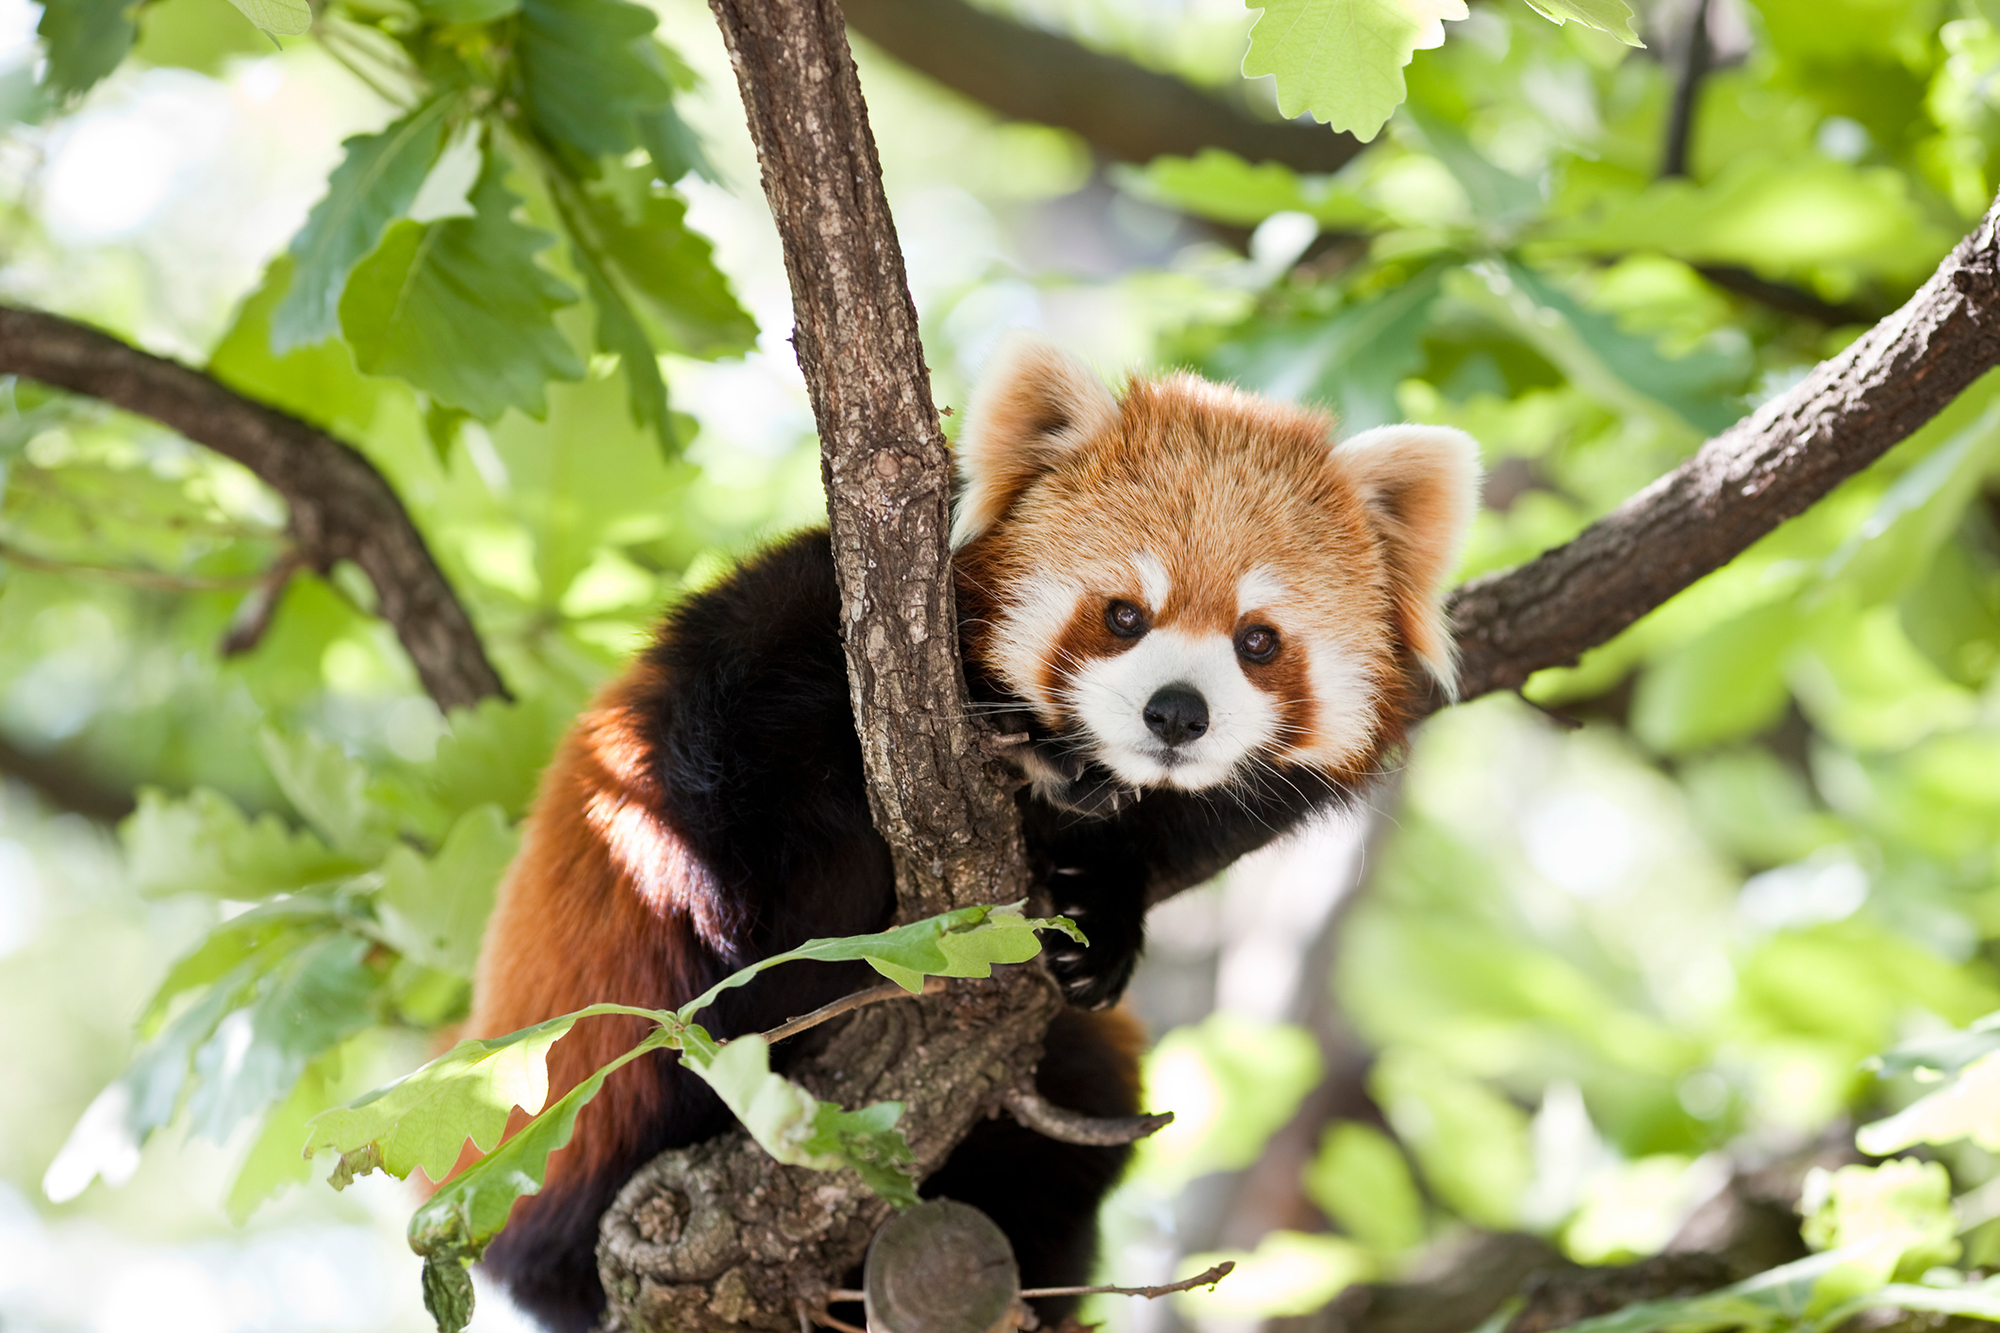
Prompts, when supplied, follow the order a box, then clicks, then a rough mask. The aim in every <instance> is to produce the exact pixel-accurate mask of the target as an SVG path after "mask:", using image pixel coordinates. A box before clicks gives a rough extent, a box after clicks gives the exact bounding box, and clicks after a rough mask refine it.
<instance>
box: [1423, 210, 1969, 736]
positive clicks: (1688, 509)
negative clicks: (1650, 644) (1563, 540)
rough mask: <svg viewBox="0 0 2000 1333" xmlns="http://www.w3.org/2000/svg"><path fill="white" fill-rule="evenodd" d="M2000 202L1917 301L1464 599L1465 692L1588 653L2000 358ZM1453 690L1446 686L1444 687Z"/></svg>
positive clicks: (1801, 507)
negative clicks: (1612, 506) (1571, 534)
mask: <svg viewBox="0 0 2000 1333" xmlns="http://www.w3.org/2000/svg"><path fill="white" fill-rule="evenodd" d="M1996 243H2000V204H1996V206H1995V208H1994V209H1992V210H1990V211H1988V213H1987V215H1986V217H1985V218H1984V219H1982V220H1981V222H1980V224H1979V226H1978V228H1977V229H1976V230H1974V231H1973V233H1972V234H1971V235H1970V236H1967V237H1966V238H1965V239H1964V240H1962V241H1960V242H1959V243H1958V245H1957V246H1956V247H1955V248H1954V249H1953V250H1952V252H1951V254H1950V255H1948V256H1947V257H1946V258H1945V261H1944V263H1943V264H1942V265H1941V266H1940V267H1939V268H1938V271H1937V272H1936V273H1935V274H1934V275H1932V277H1931V279H1930V281H1929V282H1926V283H1925V284H1924V285H1923V287H1922V288H1921V289H1920V290H1919V291H1918V292H1917V294H1916V295H1915V296H1912V297H1911V298H1910V299H1909V301H1908V302H1907V303H1905V304H1904V306H1903V308H1902V309H1901V310H1898V311H1897V312H1896V313H1895V314H1893V315H1891V316H1889V317H1888V318H1887V319H1885V320H1883V321H1882V322H1881V323H1879V324H1877V325H1876V326H1875V327H1874V328H1872V329H1870V330H1869V331H1868V332H1867V333H1865V334H1863V335H1862V336H1861V337H1860V338H1859V339H1858V340H1856V341H1855V342H1854V343H1853V344H1852V345H1850V346H1849V347H1848V348H1847V350H1846V351H1844V352H1842V353H1841V354H1840V355H1839V356H1836V357H1834V358H1833V359H1831V360H1829V361H1823V362H1821V363H1820V365H1819V366H1818V367H1817V368H1815V369H1814V370H1813V372H1812V373H1811V374H1810V375H1808V376H1806V378H1805V379H1803V380H1801V381H1800V382H1799V383H1798V384H1797V385H1795V386H1794V387H1793V388H1792V389H1791V390H1790V391H1789V392H1787V393H1784V394H1781V395H1780V396H1778V397H1776V398H1773V399H1772V400H1771V401H1770V402H1767V403H1765V404H1764V405H1763V406H1762V407H1760V408H1758V409H1757V411H1756V412H1754V413H1752V414H1751V415H1749V416H1747V417H1745V418H1743V420H1741V421H1739V422H1737V423H1736V424H1735V425H1734V426H1731V427H1730V428H1729V429H1728V430H1726V431H1724V432H1723V433H1722V434H1720V435H1718V436H1716V437H1715V438H1714V439H1712V440H1710V441H1709V442H1708V443H1707V444H1705V445H1703V446H1702V447H1701V449H1700V450H1699V451H1698V452H1697V453H1696V454H1695V455H1694V457H1692V458H1690V459H1689V460H1688V461H1687V462H1685V463H1683V464H1682V465H1681V466H1680V467H1678V468H1676V469H1675V470H1674V471H1672V472H1670V473H1668V474H1667V475H1666V476H1664V477H1662V478H1660V479H1659V480H1658V481H1656V482H1654V483H1653V484H1652V485H1651V486H1648V487H1647V488H1646V489H1645V490H1643V491H1640V492H1639V493H1638V494H1637V495H1635V496H1633V497H1632V498H1631V499H1630V500H1627V501H1626V502H1625V503H1624V504H1623V505H1621V506H1619V507H1618V508H1617V509H1616V510H1614V511H1613V512H1612V513H1610V514H1607V515H1606V516H1605V517H1603V518H1601V519H1599V520H1598V521H1597V522H1595V523H1593V524H1591V525H1590V526H1589V527H1588V528H1586V529H1584V531H1583V532H1582V533H1581V534H1579V535H1578V536H1577V537H1576V538H1575V539H1574V540H1572V541H1570V542H1568V543H1567V544H1565V545H1563V546H1559V547H1557V548H1556V549H1554V550H1552V551H1549V552H1546V553H1545V554H1543V555H1542V556H1540V557H1538V558H1537V559H1535V560H1533V561H1530V562H1529V563H1528V564H1526V565H1522V566H1520V567H1519V568H1516V569H1511V570H1508V571H1506V572H1504V573H1498V574H1491V575H1488V576H1486V577H1484V578H1480V579H1476V580H1474V581H1473V582H1471V583H1469V584H1467V585H1466V586H1465V587H1463V588H1461V589H1459V591H1458V592H1457V593H1456V594H1455V595H1454V596H1453V597H1452V599H1451V616H1452V621H1453V623H1454V624H1455V625H1456V627H1457V631H1458V645H1459V653H1460V664H1461V665H1460V685H1459V690H1460V697H1461V698H1466V699H1470V698H1474V697H1476V696H1478V695H1481V694H1485V693H1487V692H1488V691H1491V690H1505V689H1514V688H1516V687H1518V686H1519V685H1520V684H1521V683H1522V682H1524V681H1525V680H1527V679H1528V677H1529V676H1531V675H1533V674H1534V673H1535V672H1537V671H1540V670H1542V669H1543V668H1544V667H1552V666H1564V665H1568V664H1570V663H1573V662H1575V661H1576V660H1577V657H1578V656H1579V655H1580V654H1582V653H1583V652H1584V651H1585V650H1587V649H1590V648H1594V647H1596V646H1597V645H1599V644H1602V643H1605V642H1608V641H1609V640H1610V639H1611V638H1612V637H1613V636H1614V635H1616V634H1617V633H1618V632H1619V631H1620V630H1622V629H1624V628H1625V627H1626V626H1628V625H1630V624H1631V623H1632V622H1633V621H1635V620H1637V619H1639V617H1641V616H1643V615H1645V614H1646V613H1647V612H1649V611H1651V610H1653V609H1654V608H1655V607H1658V606H1659V605H1661V604H1662V603H1663V602H1665V601H1666V600H1667V599H1668V598H1669V597H1672V596H1673V595H1674V594H1675V593H1677V592H1680V591H1681V590H1682V589H1684V588H1686V587H1688V586H1689V585H1690V584H1692V583H1694V582H1695V580H1697V579H1699V578H1701V577H1702V576H1703V575H1706V574H1710V573H1712V572H1714V571H1715V570H1717V569H1720V568H1721V567H1722V566H1723V565H1725V564H1727V563H1728V562H1729V561H1730V560H1731V559H1733V558H1734V557H1736V556H1737V555H1739V554H1740V553H1742V552H1743V551H1744V550H1745V549H1747V548H1748V547H1749V546H1750V545H1751V543H1753V542H1755V541H1756V540H1757V539H1758V538H1760V537H1763V536H1764V535H1765V534H1767V533H1769V532H1770V531H1771V530H1772V529H1774V528H1776V527H1777V526H1778V525H1779V524H1780V523H1783V522H1784V521H1785V520H1786V519H1788V518H1791V517H1793V516H1795V515H1797V514H1800V513H1802V512H1804V511H1805V510H1806V509H1807V508H1808V507H1810V506H1811V505H1812V504H1813V503H1814V502H1815V501H1816V500H1818V499H1820V497H1822V496H1824V495H1825V494H1826V493H1827V492H1828V491H1831V490H1832V489H1833V488H1834V487H1835V486H1837V485H1839V484H1840V483H1841V482H1842V481H1844V480H1846V479H1847V478H1848V477H1851V476H1853V475H1854V474H1855V473H1857V472H1859V471H1860V470H1861V469H1862V468H1864V467H1866V466H1868V465H1869V464H1870V463H1872V462H1874V461H1875V460H1876V459H1878V458H1880V457H1881V456H1882V455H1883V454H1884V453H1886V452H1888V450H1889V449H1890V448H1891V447H1892V446H1894V445H1895V444H1897V443H1899V442H1901V441H1902V440H1903V439H1905V438H1907V437H1908V436H1909V435H1910V434H1911V433H1912V432H1913V431H1915V430H1916V429H1917V428H1918V427H1920V426H1922V425H1923V424H1924V423H1925V422H1927V421H1929V420H1930V419H1931V418H1932V417H1934V416H1936V415H1937V414H1938V413H1939V412H1940V411H1942V410H1943V409H1944V408H1945V406H1946V405H1947V404H1949V403H1950V402H1951V401H1952V400H1953V399H1955V398H1957V397H1958V395H1959V394H1960V393H1962V392H1964V391H1965V389H1966V388H1967V387H1968V386H1970V385H1971V384H1972V382H1973V381H1974V380H1976V379H1978V378H1979V377H1980V376H1981V375H1983V374H1985V373H1986V372H1987V371H1988V370H1991V369H1992V368H1993V367H1994V366H1996V365H2000V253H1996ZM1439 702H1441V701H1439Z"/></svg>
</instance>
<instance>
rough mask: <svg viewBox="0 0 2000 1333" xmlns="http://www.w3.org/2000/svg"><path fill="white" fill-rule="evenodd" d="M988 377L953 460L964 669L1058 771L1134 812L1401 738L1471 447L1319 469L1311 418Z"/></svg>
mask: <svg viewBox="0 0 2000 1333" xmlns="http://www.w3.org/2000/svg"><path fill="white" fill-rule="evenodd" d="M996 362H997V364H996V365H995V367H994V368H993V369H992V370H990V371H989V372H988V375H987V378H986V379H985V380H984V381H983V382H982V384H981V386H980V389H979V391H978V394H977V396H976V398H975V401H974V404H973V408H972V411H971V413H970V415H969V419H968V426H967V436H966V439H965V440H964V441H963V442H962V444H961V446H960V458H961V466H962V471H963V472H964V479H965V485H964V488H963V491H962V493H961V496H960V503H959V509H958V515H957V520H956V525H955V528H954V533H953V538H954V543H955V544H956V545H957V546H958V548H959V555H958V557H957V570H958V576H959V587H960V595H961V601H962V605H963V606H964V608H965V610H966V612H967V640H968V642H967V649H968V652H969V653H970V654H971V655H972V656H973V657H974V658H975V660H976V661H977V662H978V663H979V664H980V665H981V666H982V667H983V668H984V669H985V670H986V671H987V672H988V673H989V674H990V675H991V676H992V677H993V678H994V679H995V680H997V681H998V682H999V683H1001V684H1002V685H1004V686H1005V687H1006V688H1007V689H1008V690H1009V691H1010V692H1011V693H1013V694H1015V695H1016V696H1018V697H1019V698H1021V699H1022V700H1024V701H1026V702H1027V703H1028V704H1029V705H1030V706H1031V707H1032V708H1033V709H1034V711H1035V713H1036V715H1037V717H1038V718H1039V720H1040V721H1041V723H1042V725H1043V726H1044V727H1045V728H1046V729H1047V730H1048V731H1049V732H1050V733H1051V734H1052V735H1054V736H1057V737H1060V738H1062V739H1063V740H1065V741H1067V742H1068V743H1069V744H1070V746H1071V747H1072V752H1073V753H1074V754H1075V755H1076V756H1077V757H1078V758H1080V759H1084V760H1087V761H1094V762H1096V763H1098V764H1101V765H1103V766H1104V767H1105V768H1107V769H1109V770H1110V771H1111V772H1112V773H1113V774H1115V775H1116V777H1117V778H1118V779H1119V780H1121V781H1122V782H1123V783H1124V784H1126V785H1128V786H1131V787H1137V788H1147V787H1176V788H1180V789H1183V790H1191V791H1192V790H1202V789H1207V788H1214V787H1219V786H1222V785H1224V784H1227V783H1230V782H1232V781H1238V780H1244V779H1249V778H1251V777H1252V776H1253V775H1254V774H1255V773H1256V772H1257V771H1258V770H1259V769H1267V768H1274V767H1275V768H1282V767H1286V766H1297V765H1306V766H1311V767H1313V768H1316V769H1319V770H1321V771H1323V772H1325V773H1327V774H1329V775H1330V776H1334V777H1339V778H1346V777H1351V776H1358V775H1359V774H1360V773H1361V772H1363V771H1365V770H1366V769H1367V768H1368V767H1369V765H1370V764H1372V762H1373V761H1374V760H1375V759H1376V758H1377V757H1378V756H1379V754H1380V752H1381V750H1382V748H1383V747H1384V746H1385V745H1386V744H1389V743H1390V742H1392V741H1393V740H1394V739H1395V738H1396V735H1395V733H1398V732H1399V731H1400V727H1401V713H1402V710H1403V709H1404V708H1406V707H1407V700H1408V699H1409V698H1410V696H1411V692H1412V682H1411V681H1410V680H1409V674H1410V670H1411V667H1412V664H1413V663H1418V664H1421V667H1420V669H1427V670H1428V671H1429V672H1430V673H1431V674H1432V675H1434V676H1435V677H1437V678H1438V680H1439V681H1440V682H1441V683H1442V684H1444V685H1445V686H1446V688H1449V686H1450V680H1451V652H1450V639H1449V633H1448V630H1447V629H1446V627H1445V626H1444V624H1443V623H1442V620H1441V616H1440V613H1439V611H1438V590H1439V584H1440V582H1441V581H1442V579H1443V578H1444V577H1445V576H1446V575H1447V574H1449V572H1450V569H1451V566H1452V564H1453V563H1454V562H1455V559H1456V553H1457V547H1458V543H1459V540H1460V537H1461V534H1462V532H1463V529H1464V527H1465V524H1466V522H1467V520H1468V519H1469V517H1470V513H1471V506H1472V492H1473V488H1474V485H1475V484H1476V478H1477V461H1476V459H1477V455H1476V447H1475V446H1473V444H1472V442H1471V440H1470V439H1469V438H1467V437H1465V436H1464V435H1463V434H1462V433H1460V432H1457V431H1452V430H1448V429H1445V428H1441V427H1420V426H1398V427H1387V428H1384V429H1382V430H1379V431H1370V432H1366V433H1365V434H1363V435H1360V436H1357V437H1355V438H1354V439H1352V440H1349V441H1347V442H1345V443H1343V444H1340V445H1337V446H1336V445H1335V444H1333V442H1332V437H1331V423H1330V422H1329V421H1328V420H1327V419H1326V418H1325V417H1323V416H1321V415H1319V414H1317V413H1312V412H1307V411H1303V410H1300V409H1297V408H1293V407H1289V406H1285V405H1282V404H1277V403H1272V402H1268V401H1265V400H1261V399H1256V398H1252V397H1250V396H1248V395H1245V394H1241V393H1238V392H1236V391H1234V390H1231V389H1227V388H1224V387H1221V386H1218V385H1214V384H1209V383H1207V382H1205V381H1202V380H1199V379H1195V378H1193V377H1191V376H1184V375H1182V376H1172V377H1168V378H1165V379H1161V380H1154V381H1139V382H1135V383H1133V384H1132V385H1131V386H1130V387H1129V388H1128V389H1127V391H1126V394H1125V397H1124V399H1123V401H1122V402H1121V401H1119V400H1116V399H1114V398H1113V397H1112V396H1111V394H1110V392H1109V391H1108V390H1106V389H1105V387H1104V386H1103V384H1102V383H1101V382H1100V381H1099V380H1097V378H1096V377H1095V376H1094V375H1093V374H1091V372H1090V371H1089V370H1088V369H1087V368H1085V367H1083V366H1082V365H1080V364H1079V363H1077V362H1075V361H1074V360H1072V359H1071V358H1069V357H1067V356H1065V355H1063V354H1062V353H1059V352H1056V351H1054V350H1053V349H1051V348H1049V347H1047V346H1046V345H1043V344H1040V343H1037V342H1031V341H1028V340H1025V339H1022V340H1017V341H1014V342H1013V343H1011V344H1010V345H1008V346H1007V347H1005V348H1004V349H1003V351H1002V353H1001V354H1000V355H999V356H998V357H997V358H996ZM1038 763H1040V764H1043V765H1044V766H1045V763H1046V761H1043V760H1039V759H1034V758H1031V760H1030V766H1031V771H1030V777H1032V778H1035V779H1036V780H1037V781H1038V782H1047V783H1049V784H1055V783H1057V782H1059V781H1060V780H1061V777H1062V775H1060V774H1043V773H1040V772H1037V771H1034V766H1035V765H1036V764H1038Z"/></svg>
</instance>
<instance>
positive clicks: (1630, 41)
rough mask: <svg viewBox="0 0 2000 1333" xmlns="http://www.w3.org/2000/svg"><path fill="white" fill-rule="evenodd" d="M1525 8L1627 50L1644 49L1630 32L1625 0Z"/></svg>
mask: <svg viewBox="0 0 2000 1333" xmlns="http://www.w3.org/2000/svg"><path fill="white" fill-rule="evenodd" d="M1528 8H1530V9H1532V10H1534V11H1535V12H1536V13H1537V14H1540V15H1541V16H1542V17H1543V18H1545V19H1548V20H1549V21H1550V22H1552V23H1556V24H1558V25H1560V24H1563V23H1568V22H1571V21H1575V22H1577V23H1581V24H1582V25H1583V26H1584V27H1586V28H1595V29H1597V30H1598V31H1599V32H1608V33H1610V34H1611V35H1612V36H1613V37H1616V38H1617V39H1618V40H1619V41H1621V42H1623V43H1625V45H1627V46H1641V47H1642V46H1644V45H1645V43H1644V42H1642V41H1640V40H1639V34H1638V33H1636V32H1634V31H1633V30H1632V6H1630V5H1628V4H1626V3H1625V0H1528Z"/></svg>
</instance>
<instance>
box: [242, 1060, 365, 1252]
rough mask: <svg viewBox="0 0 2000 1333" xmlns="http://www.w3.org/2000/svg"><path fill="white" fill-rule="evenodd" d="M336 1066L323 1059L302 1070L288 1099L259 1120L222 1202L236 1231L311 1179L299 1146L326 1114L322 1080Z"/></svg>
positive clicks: (325, 1088)
mask: <svg viewBox="0 0 2000 1333" xmlns="http://www.w3.org/2000/svg"><path fill="white" fill-rule="evenodd" d="M337 1062H338V1056H337V1055H328V1056H325V1057H323V1058H321V1059H318V1060H315V1061H313V1062H312V1063H311V1064H309V1065H307V1066H306V1069H305V1072H304V1073H303V1074H301V1075H300V1076H299V1080H298V1082H296V1083H295V1084H293V1085H292V1092H291V1095H290V1096H289V1097H287V1098H285V1100H284V1102H283V1103H282V1104H280V1105H279V1106H278V1107H276V1108H275V1109H274V1110H273V1111H272V1112H271V1114H270V1115H268V1116H266V1117H265V1118H264V1124H263V1127H262V1128H261V1129H259V1130H258V1131H257V1138H256V1141H255V1142H253V1143H252V1144H251V1145H250V1150H249V1152H247V1153H246V1154H244V1157H243V1164H242V1165H241V1166H239V1167H238V1168H237V1170H236V1179H235V1180H234V1181H232V1182H231V1183H230V1186H229V1194H228V1197H227V1198H226V1199H224V1201H223V1207H224V1210H225V1211H227V1212H228V1214H229V1220H230V1221H231V1222H232V1223H234V1224H235V1225H237V1226H239V1227H240V1226H242V1225H243V1224H244V1223H245V1222H247V1221H249V1219H250V1215H251V1214H252V1213H254V1212H256V1211H257V1209H258V1208H259V1207H261V1206H262V1205H263V1204H264V1203H265V1201H266V1200H268V1199H270V1198H271V1197H272V1196H273V1195H275V1194H278V1193H279V1192H281V1191H283V1190H286V1189H289V1188H290V1187H291V1186H293V1185H297V1184H299V1183H301V1182H302V1181H304V1180H306V1179H307V1178H309V1177H310V1176H311V1175H312V1161H311V1159H309V1158H306V1157H303V1156H301V1155H300V1154H299V1140H300V1139H302V1138H304V1137H305V1133H306V1124H307V1122H308V1121H310V1120H311V1119H312V1117H313V1116H315V1115H317V1114H318V1113H319V1112H320V1111H322V1110H324V1109H325V1108H326V1102H327V1075H328V1071H329V1068H330V1067H334V1066H336V1065H337Z"/></svg>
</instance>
